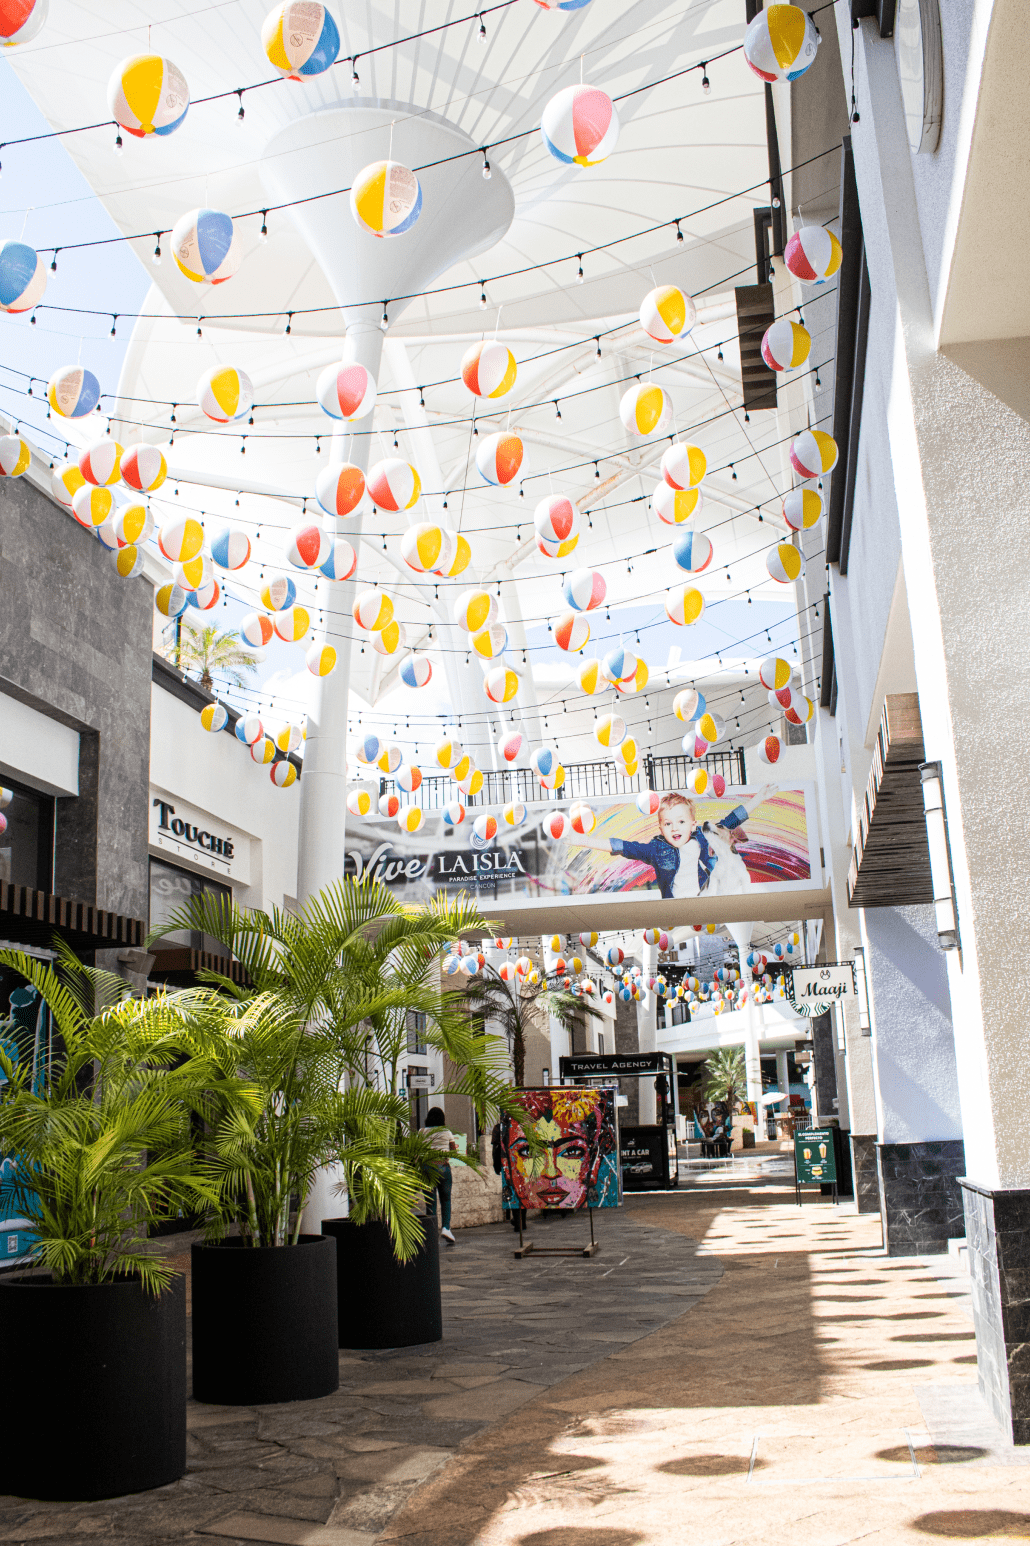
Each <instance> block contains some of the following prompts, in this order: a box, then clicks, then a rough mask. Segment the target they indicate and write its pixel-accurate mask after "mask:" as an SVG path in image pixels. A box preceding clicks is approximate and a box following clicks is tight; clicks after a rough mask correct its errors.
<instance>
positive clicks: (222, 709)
mask: <svg viewBox="0 0 1030 1546" xmlns="http://www.w3.org/2000/svg"><path fill="white" fill-rule="evenodd" d="M200 723H201V724H202V725H203V727H204V729H205V730H211V731H215V730H224V729H225V727H226V725H227V724H228V723H229V710H228V709H227V708H226V706H225V704H224V703H206V704H205V705H204V707H203V708H202V709H201V711H200Z"/></svg>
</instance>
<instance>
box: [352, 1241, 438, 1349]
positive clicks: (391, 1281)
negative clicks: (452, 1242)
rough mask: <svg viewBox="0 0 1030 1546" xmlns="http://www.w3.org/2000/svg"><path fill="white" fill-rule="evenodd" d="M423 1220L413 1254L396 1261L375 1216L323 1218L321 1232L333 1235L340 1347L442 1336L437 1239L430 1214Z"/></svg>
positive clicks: (385, 1344) (433, 1339) (404, 1342)
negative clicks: (364, 1221) (363, 1219)
mask: <svg viewBox="0 0 1030 1546" xmlns="http://www.w3.org/2000/svg"><path fill="white" fill-rule="evenodd" d="M422 1224H423V1227H424V1229H425V1239H424V1240H423V1242H422V1244H421V1246H420V1247H419V1251H418V1255H417V1256H414V1257H412V1259H411V1261H407V1262H399V1261H398V1260H397V1258H396V1256H395V1255H394V1254H393V1243H392V1241H391V1239H390V1231H389V1230H388V1229H387V1227H386V1225H385V1224H383V1223H382V1222H380V1221H379V1220H373V1221H372V1222H370V1223H368V1224H355V1223H353V1222H352V1221H351V1220H350V1219H323V1220H322V1233H323V1234H324V1235H329V1236H331V1237H332V1239H334V1240H335V1241H336V1250H337V1258H336V1282H337V1302H338V1305H339V1321H340V1346H341V1347H412V1346H414V1344H415V1343H417V1342H439V1341H440V1340H441V1338H442V1337H443V1313H442V1310H441V1305H440V1241H439V1237H438V1236H437V1232H436V1220H435V1219H434V1218H432V1216H428V1217H426V1218H424V1219H423V1220H422Z"/></svg>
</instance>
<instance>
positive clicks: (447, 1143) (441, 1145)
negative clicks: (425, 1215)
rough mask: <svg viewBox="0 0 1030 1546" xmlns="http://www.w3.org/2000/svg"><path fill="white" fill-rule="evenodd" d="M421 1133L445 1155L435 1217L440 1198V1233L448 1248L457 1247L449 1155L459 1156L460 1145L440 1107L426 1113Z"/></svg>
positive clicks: (438, 1181) (434, 1207)
mask: <svg viewBox="0 0 1030 1546" xmlns="http://www.w3.org/2000/svg"><path fill="white" fill-rule="evenodd" d="M419 1131H420V1132H421V1133H422V1135H423V1137H425V1138H428V1139H429V1142H430V1143H431V1144H432V1146H433V1148H434V1149H437V1150H439V1152H440V1153H441V1154H442V1155H443V1158H442V1159H441V1160H440V1162H439V1164H438V1167H437V1179H436V1185H435V1187H434V1188H433V1217H434V1218H435V1217H436V1198H437V1195H439V1198H440V1220H441V1223H440V1233H441V1235H443V1237H444V1240H445V1241H446V1243H447V1245H448V1246H452V1245H457V1243H458V1242H457V1241H456V1240H455V1238H454V1236H453V1234H452V1233H451V1188H452V1187H453V1185H454V1176H453V1174H452V1173H451V1163H450V1160H449V1158H448V1155H451V1154H457V1152H458V1145H457V1144H456V1143H455V1141H454V1134H453V1133H452V1132H451V1130H450V1128H449V1127H448V1126H447V1119H446V1117H445V1116H444V1114H443V1112H442V1111H441V1109H440V1107H439V1106H431V1107H430V1108H429V1110H428V1111H427V1113H426V1122H425V1126H424V1127H422V1128H420V1129H419Z"/></svg>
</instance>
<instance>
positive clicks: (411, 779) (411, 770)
mask: <svg viewBox="0 0 1030 1546" xmlns="http://www.w3.org/2000/svg"><path fill="white" fill-rule="evenodd" d="M397 787H398V789H403V790H404V793H405V794H414V793H415V791H416V790H417V789H421V787H422V769H421V768H417V767H416V766H415V764H414V763H409V764H408V766H407V767H404V768H398V769H397Z"/></svg>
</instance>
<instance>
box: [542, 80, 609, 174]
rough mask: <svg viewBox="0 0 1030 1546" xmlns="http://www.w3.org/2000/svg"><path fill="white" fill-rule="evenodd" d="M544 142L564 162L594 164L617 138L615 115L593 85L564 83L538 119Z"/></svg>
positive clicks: (599, 91)
mask: <svg viewBox="0 0 1030 1546" xmlns="http://www.w3.org/2000/svg"><path fill="white" fill-rule="evenodd" d="M540 133H541V134H542V135H543V140H544V144H545V145H546V146H547V148H548V150H549V151H550V153H551V155H552V156H553V157H554V158H555V160H556V161H561V162H562V163H563V164H564V165H566V166H597V165H598V163H599V162H601V161H603V160H604V159H605V157H606V156H610V155H611V153H612V151H613V150H614V149H615V146H616V143H617V142H618V138H619V115H618V113H617V112H616V111H615V104H614V102H613V101H612V99H611V97H610V96H609V95H608V93H607V92H606V91H602V90H601V89H600V88H599V87H597V86H566V87H565V89H564V91H559V92H558V94H557V95H556V96H553V97H552V98H551V100H550V102H548V104H547V106H546V107H545V108H544V111H543V115H542V117H541V120H540Z"/></svg>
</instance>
